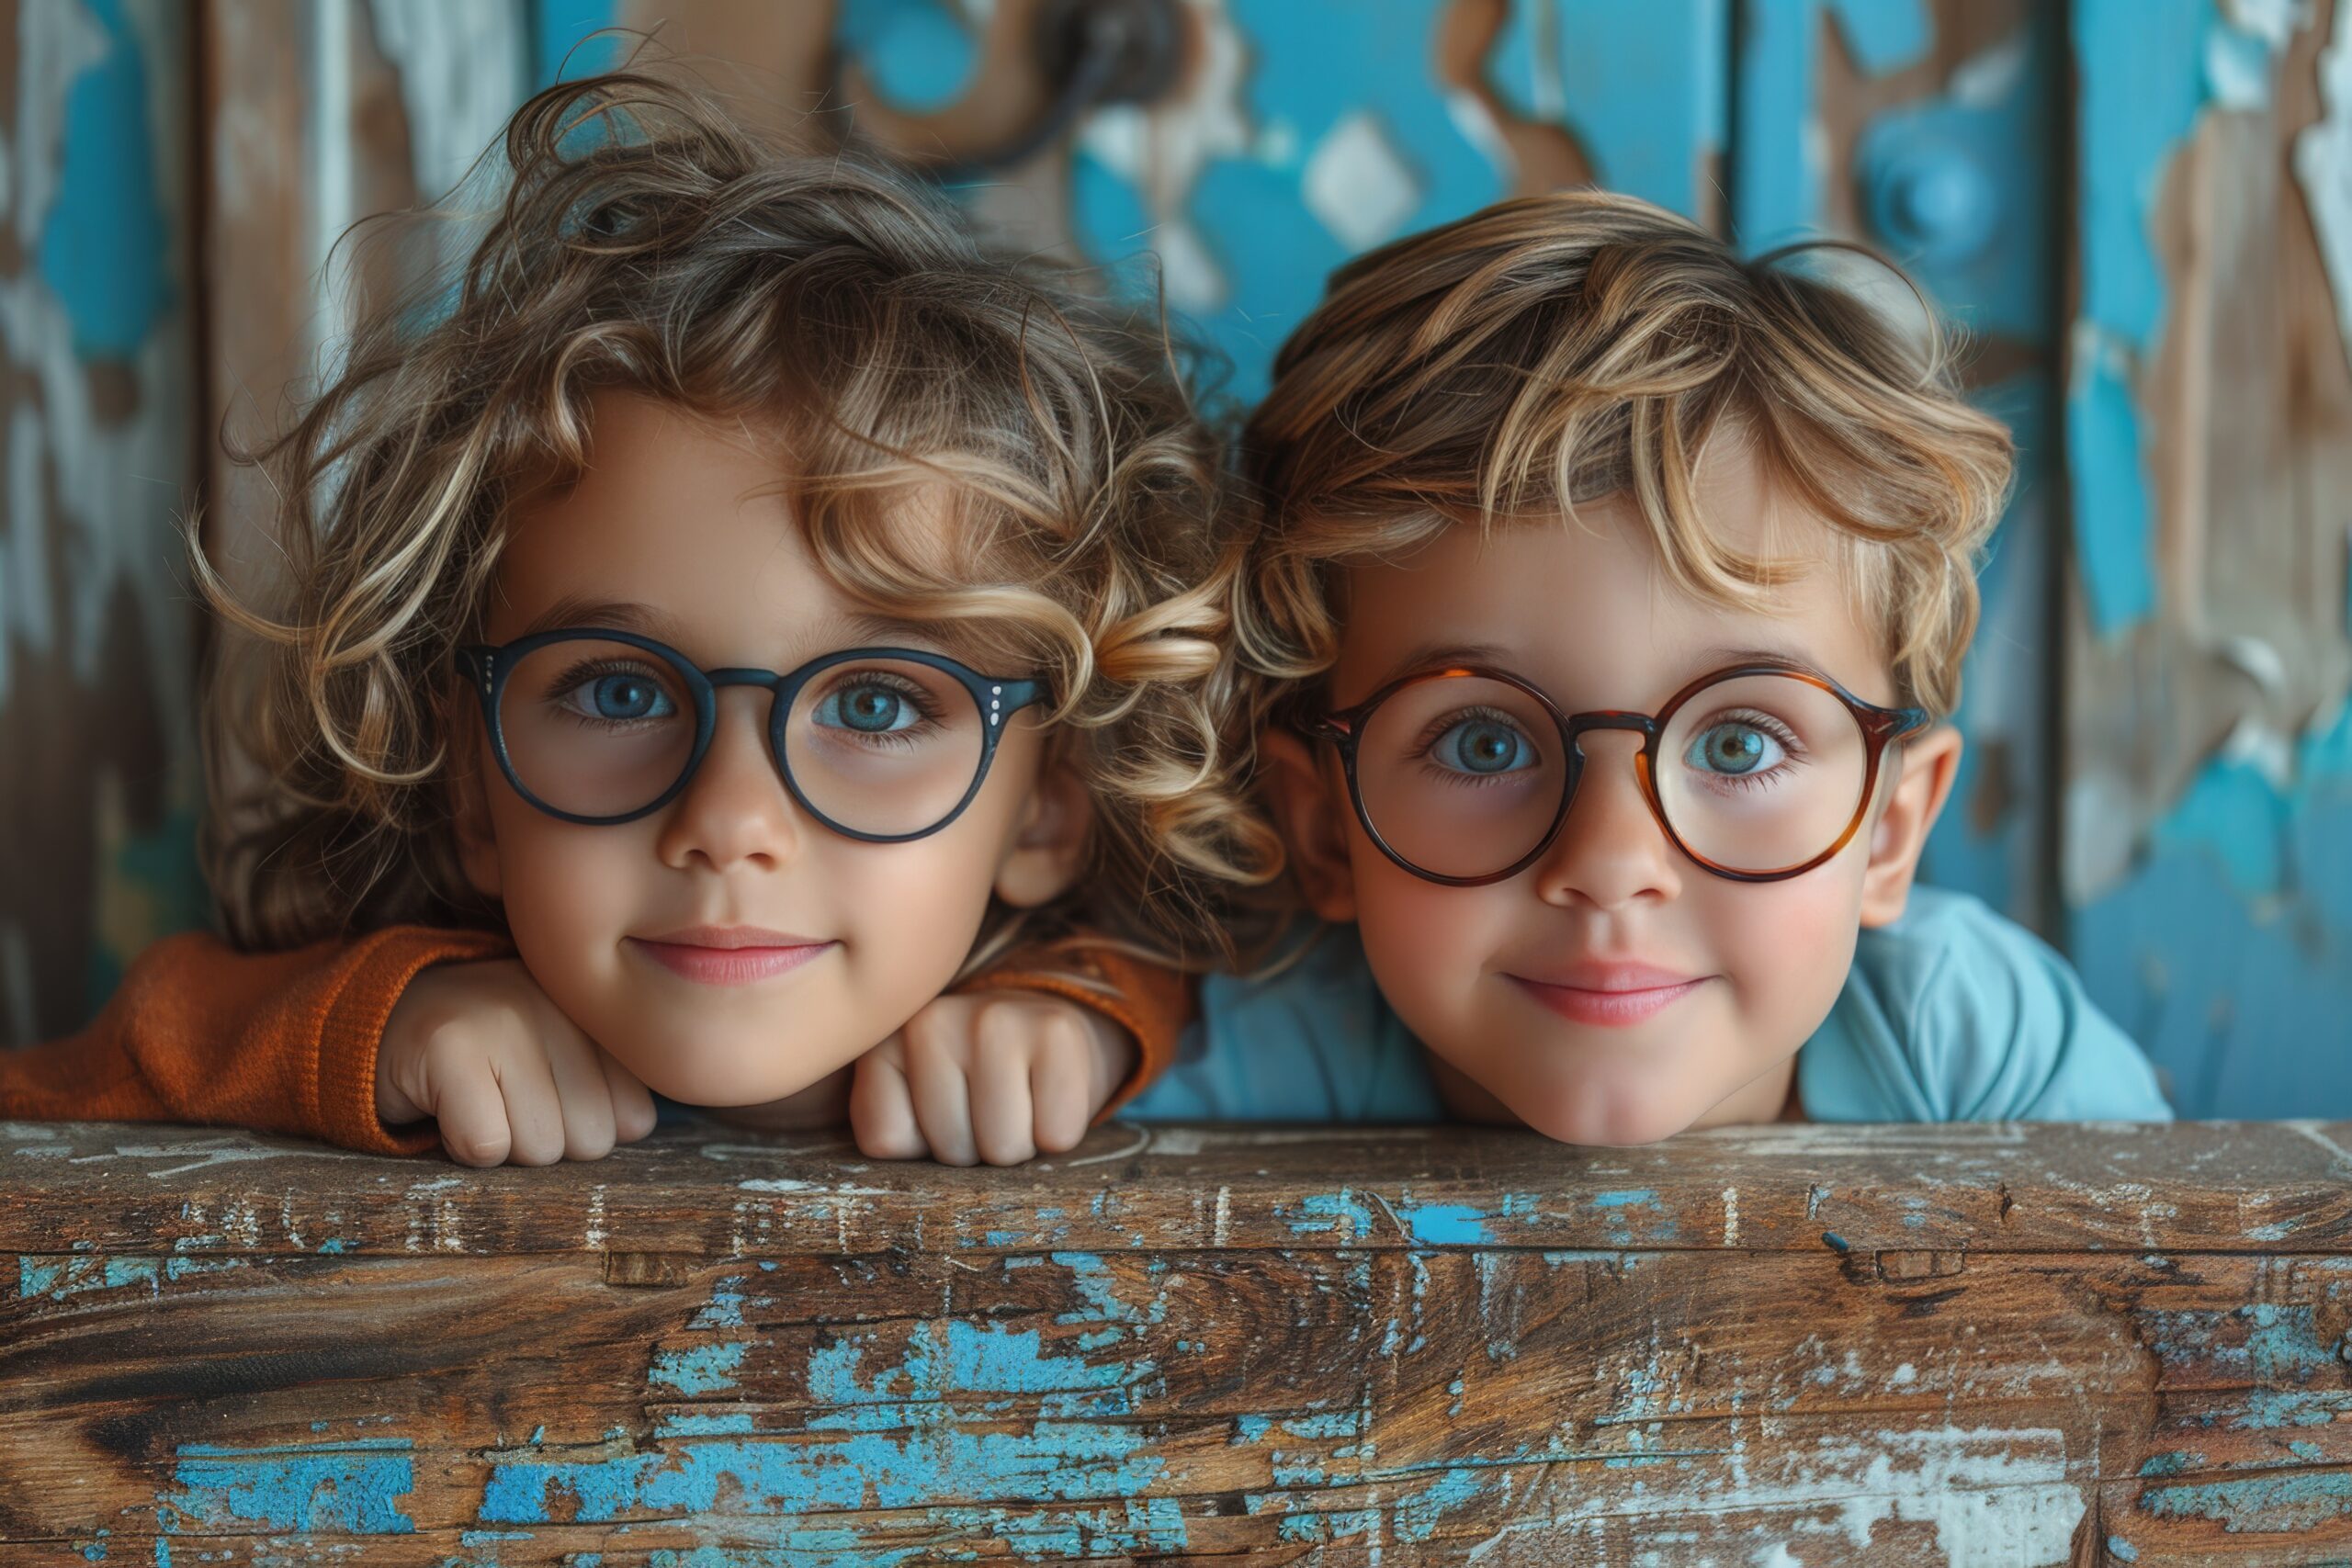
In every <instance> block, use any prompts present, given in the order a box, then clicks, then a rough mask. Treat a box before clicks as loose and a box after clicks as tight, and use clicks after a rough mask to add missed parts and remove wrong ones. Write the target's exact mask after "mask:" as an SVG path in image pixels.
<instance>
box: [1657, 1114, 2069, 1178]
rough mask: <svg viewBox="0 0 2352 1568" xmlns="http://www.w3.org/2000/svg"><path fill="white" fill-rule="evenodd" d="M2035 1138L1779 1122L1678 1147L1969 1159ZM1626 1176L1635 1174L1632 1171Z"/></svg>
mask: <svg viewBox="0 0 2352 1568" xmlns="http://www.w3.org/2000/svg"><path fill="white" fill-rule="evenodd" d="M2029 1136H2030V1129H2028V1128H2027V1127H2025V1126H2024V1125H2022V1124H2020V1123H2018V1122H1946V1123H1940V1124H1939V1123H1934V1122H1769V1123H1766V1124H1763V1125H1760V1126H1754V1127H1710V1128H1707V1129H1706V1130H1705V1131H1703V1132H1698V1133H1685V1134H1680V1135H1679V1137H1677V1138H1676V1139H1675V1143H1676V1144H1677V1145H1687V1144H1693V1143H1698V1142H1701V1141H1702V1140H1703V1141H1705V1142H1708V1143H1711V1144H1714V1145H1720V1146H1722V1147H1723V1149H1724V1152H1725V1153H1726V1155H1763V1156H1790V1155H1823V1156H1833V1157H1835V1156H1845V1155H1849V1154H1854V1153H1857V1152H1863V1151H1868V1152H1876V1153H1948V1154H1952V1155H1956V1156H1966V1155H1970V1154H1974V1153H1977V1152H1979V1151H1984V1150H1998V1149H2011V1148H2015V1147H2017V1146H2018V1145H2020V1144H2023V1143H2024V1142H2025V1141H2026V1139H2027V1138H2028V1137H2029ZM1623 1174H1625V1175H1628V1176H1630V1175H1632V1174H1633V1173H1632V1171H1631V1169H1630V1168H1626V1169H1624V1170H1623Z"/></svg>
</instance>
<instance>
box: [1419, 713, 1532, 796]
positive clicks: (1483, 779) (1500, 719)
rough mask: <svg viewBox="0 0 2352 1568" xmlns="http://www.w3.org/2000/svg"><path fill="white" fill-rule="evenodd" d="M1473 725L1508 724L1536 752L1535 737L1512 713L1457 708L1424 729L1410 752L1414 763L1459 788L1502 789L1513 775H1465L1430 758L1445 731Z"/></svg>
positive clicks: (1434, 720) (1431, 722)
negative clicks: (1479, 723) (1433, 748)
mask: <svg viewBox="0 0 2352 1568" xmlns="http://www.w3.org/2000/svg"><path fill="white" fill-rule="evenodd" d="M1473 722H1484V723H1487V724H1501V725H1507V726H1509V727H1510V729H1511V730H1512V731H1513V732H1514V733H1515V734H1517V735H1519V736H1521V738H1522V739H1526V741H1527V744H1528V749H1529V750H1534V747H1535V740H1534V738H1533V737H1532V736H1530V735H1528V733H1527V730H1526V728H1525V727H1523V726H1522V725H1521V723H1520V722H1519V720H1518V719H1516V718H1514V717H1512V716H1510V714H1507V713H1505V712H1503V711H1502V710H1501V709H1499V708H1490V707H1469V708H1455V709H1454V710H1453V712H1452V713H1448V714H1441V715H1439V716H1437V717H1436V718H1434V719H1432V720H1430V722H1429V724H1427V725H1426V726H1424V727H1423V728H1422V730H1421V733H1420V735H1419V738H1418V739H1415V740H1414V742H1413V750H1412V752H1411V757H1412V759H1413V761H1417V762H1419V763H1420V764H1421V765H1422V766H1423V767H1424V768H1427V769H1428V770H1429V771H1430V773H1433V774H1435V775H1436V776H1437V777H1439V778H1441V779H1442V780H1443V781H1444V782H1445V783H1447V784H1452V785H1453V786H1455V787H1456V788H1460V789H1492V788H1495V787H1498V786H1499V785H1500V784H1502V783H1503V782H1504V781H1505V780H1507V779H1509V778H1510V776H1511V775H1510V773H1488V774H1484V775H1480V774H1475V773H1463V772H1461V771H1460V770H1459V769H1456V768H1446V767H1441V766H1439V765H1438V764H1437V763H1436V762H1435V761H1433V760H1432V759H1431V758H1430V748H1431V747H1433V746H1435V745H1436V744H1437V743H1438V740H1439V739H1440V738H1441V737H1442V736H1443V735H1444V734H1445V732H1446V731H1448V730H1450V729H1452V728H1454V727H1455V726H1456V725H1460V724H1468V723H1473Z"/></svg>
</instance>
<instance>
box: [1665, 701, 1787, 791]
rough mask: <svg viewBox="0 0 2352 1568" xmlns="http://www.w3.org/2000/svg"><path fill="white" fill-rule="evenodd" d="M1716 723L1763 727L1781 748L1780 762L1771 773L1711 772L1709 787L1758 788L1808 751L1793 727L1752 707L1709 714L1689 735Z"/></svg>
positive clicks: (1701, 731) (1695, 737)
mask: <svg viewBox="0 0 2352 1568" xmlns="http://www.w3.org/2000/svg"><path fill="white" fill-rule="evenodd" d="M1719 724H1744V725H1747V727H1748V728H1751V729H1760V730H1762V731H1763V732H1764V733H1765V734H1767V735H1769V736H1770V737H1771V738H1772V739H1773V741H1774V743H1775V744H1777V745H1778V746H1779V747H1780V748H1781V762H1780V764H1779V765H1778V766H1776V767H1774V768H1773V769H1772V770H1771V772H1770V773H1710V774H1709V775H1708V778H1709V779H1710V780H1711V781H1712V782H1711V784H1710V785H1709V787H1711V788H1715V789H1722V788H1725V787H1729V788H1733V789H1742V790H1748V789H1761V788H1763V787H1764V784H1765V782H1766V781H1767V780H1769V779H1771V778H1774V777H1777V776H1778V775H1779V774H1780V773H1781V769H1783V768H1785V767H1787V766H1788V764H1789V763H1791V762H1802V761H1804V759H1805V757H1806V755H1807V753H1806V751H1805V750H1804V743H1803V742H1802V741H1800V740H1799V739H1797V735H1796V731H1795V730H1793V729H1791V728H1789V727H1788V726H1787V725H1785V724H1783V723H1781V721H1780V720H1779V719H1777V718H1774V717H1773V716H1771V715H1770V714H1769V713H1759V712H1758V711H1757V710H1756V709H1754V708H1732V709H1729V710H1727V711H1725V712H1724V713H1719V714H1714V715H1712V716H1709V717H1708V719H1707V721H1706V722H1705V723H1703V724H1702V725H1700V726H1699V727H1698V728H1695V729H1693V730H1692V731H1691V737H1692V739H1697V738H1698V737H1699V736H1702V735H1704V734H1705V733H1706V732H1707V731H1708V730H1710V729H1713V728H1714V727H1715V726H1717V725H1719Z"/></svg>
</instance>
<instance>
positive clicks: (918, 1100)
mask: <svg viewBox="0 0 2352 1568" xmlns="http://www.w3.org/2000/svg"><path fill="white" fill-rule="evenodd" d="M947 1016H948V1017H949V1018H951V1019H953V1020H954V1021H955V1022H956V1023H957V1024H960V1023H961V1021H962V1020H961V1018H960V1016H958V1015H956V1014H950V1015H947ZM906 1036H907V1088H908V1089H909V1090H910V1092H911V1093H912V1095H913V1098H914V1105H915V1125H916V1126H918V1127H921V1128H922V1140H923V1142H924V1143H925V1144H927V1145H930V1147H931V1157H932V1158H933V1159H935V1160H937V1161H939V1163H940V1164H942V1165H970V1164H971V1163H972V1162H973V1161H974V1160H976V1159H978V1157H979V1152H978V1150H977V1149H975V1148H974V1147H973V1146H972V1100H971V1093H970V1090H969V1089H967V1087H966V1085H965V1082H964V1070H965V1069H964V1061H963V1054H962V1052H961V1051H960V1050H958V1048H957V1046H958V1043H959V1041H958V1030H957V1029H956V1028H955V1027H939V1026H935V1025H934V1026H933V1027H929V1028H917V1027H915V1026H913V1025H910V1026H909V1027H908V1029H907V1032H906Z"/></svg>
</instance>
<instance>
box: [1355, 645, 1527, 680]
mask: <svg viewBox="0 0 2352 1568" xmlns="http://www.w3.org/2000/svg"><path fill="white" fill-rule="evenodd" d="M1456 664H1487V665H1497V666H1501V667H1503V668H1506V669H1507V668H1509V667H1510V654H1509V652H1508V651H1507V650H1505V649H1501V648H1498V647H1497V646H1495V645H1494V644H1492V643H1485V642H1425V643H1422V644H1420V645H1419V647H1417V648H1415V649H1413V650H1412V651H1411V652H1409V653H1408V654H1406V655H1405V657H1404V658H1402V659H1400V660H1397V661H1396V662H1395V663H1394V664H1391V665H1390V666H1389V667H1388V671H1387V673H1386V674H1385V675H1384V676H1382V677H1381V683H1382V684H1385V683H1386V682H1390V681H1394V680H1396V679H1397V678H1398V677H1399V676H1403V675H1407V674H1416V675H1417V674H1419V673H1421V672H1423V671H1429V670H1442V669H1448V668H1451V667H1452V666H1453V665H1456Z"/></svg>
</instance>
